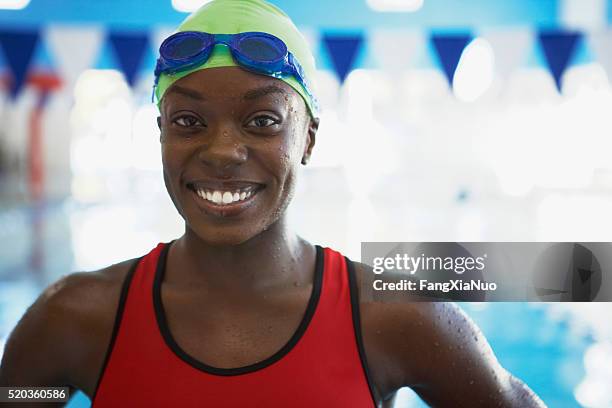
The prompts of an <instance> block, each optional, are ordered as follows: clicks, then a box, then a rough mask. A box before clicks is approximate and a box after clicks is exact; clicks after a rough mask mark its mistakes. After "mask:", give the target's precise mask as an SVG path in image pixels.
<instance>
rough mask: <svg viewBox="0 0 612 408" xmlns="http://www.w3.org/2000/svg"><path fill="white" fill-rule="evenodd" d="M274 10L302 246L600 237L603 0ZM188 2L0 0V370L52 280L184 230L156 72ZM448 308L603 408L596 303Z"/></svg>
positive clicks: (608, 220) (530, 379)
mask: <svg viewBox="0 0 612 408" xmlns="http://www.w3.org/2000/svg"><path fill="white" fill-rule="evenodd" d="M272 2H273V3H274V4H276V5H278V6H280V7H281V8H282V9H283V10H285V11H286V12H287V13H288V14H289V15H290V16H291V17H292V18H293V20H294V21H295V23H296V24H297V25H298V27H300V29H302V31H303V33H304V35H305V36H306V38H307V39H308V41H309V42H310V44H311V46H312V49H313V52H314V54H315V57H316V60H317V64H318V73H317V78H316V81H317V84H318V95H319V99H320V102H321V104H322V108H323V114H322V117H321V127H320V131H319V133H318V136H317V146H316V148H315V152H314V157H313V160H312V162H311V163H310V164H309V165H308V166H307V167H305V168H303V172H302V174H301V180H300V184H299V191H298V193H297V195H296V198H295V200H294V203H293V205H292V207H291V209H290V217H291V220H292V223H293V225H294V226H295V227H296V229H297V230H298V231H299V232H300V233H301V234H302V235H303V236H304V237H305V238H307V239H309V240H311V241H312V242H316V243H320V244H323V245H328V246H331V247H333V248H336V249H339V250H341V251H343V252H345V253H346V254H347V255H349V256H350V257H352V258H353V259H359V256H360V254H359V250H360V242H361V241H604V242H610V241H612V216H610V209H612V190H611V188H612V160H610V157H611V153H612V119H611V118H612V88H611V81H612V28H611V27H612V0H513V1H502V0H350V1H349V0H335V1H333V2H329V1H325V0H310V1H308V2H296V1H289V0H274V1H272ZM203 3H205V1H203V0H199V1H197V0H146V1H144V0H121V1H119V0H96V1H87V2H83V1H79V0H63V1H62V2H57V1H54V0H0V242H1V243H2V244H1V245H0V355H1V353H2V351H1V350H2V349H3V346H4V343H5V341H6V338H7V336H8V335H9V333H10V331H11V330H12V328H13V327H14V325H15V324H16V323H17V321H18V320H19V318H20V317H21V316H22V314H23V313H24V311H25V310H26V308H27V307H28V306H29V305H30V304H31V303H32V302H33V301H34V299H35V298H36V297H37V296H38V294H39V293H40V292H41V291H42V290H43V289H44V287H46V285H48V284H49V283H50V282H52V281H54V280H56V279H58V278H59V277H60V276H62V275H64V274H67V273H69V272H72V271H77V270H79V271H88V270H94V269H97V268H101V267H104V266H107V265H109V264H111V263H114V262H118V261H121V260H124V259H128V258H132V257H136V256H140V255H142V254H144V253H146V252H148V251H149V250H150V249H151V248H153V247H154V246H155V244H156V243H158V242H160V241H169V240H171V239H174V238H177V237H179V236H180V235H181V234H182V231H183V224H182V222H181V221H182V220H181V219H180V217H179V216H178V214H177V212H176V211H175V209H174V207H173V205H172V203H171V201H170V200H169V198H168V197H167V194H166V191H165V188H164V184H163V180H162V177H161V160H160V147H159V140H158V139H159V138H158V135H159V133H158V129H157V126H156V121H155V118H156V116H157V110H156V107H155V105H153V104H152V103H151V90H152V84H153V75H152V71H153V67H154V63H155V58H156V56H155V54H156V49H157V48H158V46H159V44H160V43H161V41H162V40H163V38H165V37H166V36H167V35H169V34H170V33H171V32H172V30H173V28H174V27H175V26H176V25H177V24H178V23H179V22H180V21H181V20H182V19H183V18H185V16H186V15H187V12H188V11H189V10H193V9H195V8H197V7H198V6H200V5H201V4H203ZM462 307H463V308H464V309H465V310H466V311H467V312H468V313H469V314H470V316H472V317H473V318H474V319H475V320H476V322H477V323H478V324H479V325H480V326H481V327H482V329H483V331H484V333H485V334H486V335H487V337H488V339H489V341H490V342H491V344H492V346H493V349H494V350H495V352H496V354H497V356H498V358H499V359H500V361H501V362H502V364H503V365H504V366H505V367H507V368H508V369H510V370H511V371H512V372H513V373H515V374H516V375H518V376H519V377H521V378H522V379H524V380H525V381H526V382H527V383H528V384H529V385H530V386H531V387H532V388H533V389H534V390H535V391H536V392H537V393H538V394H539V395H540V396H541V397H542V398H543V399H544V401H545V402H546V403H547V404H548V405H549V406H551V407H597V408H600V407H612V319H611V318H610V315H611V312H612V307H611V305H610V304H609V303H594V304H570V303H566V304H526V303H498V304H484V303H474V304H471V303H467V304H462ZM33 369H35V367H33ZM71 406H73V407H77V406H78V407H81V406H89V401H88V399H87V397H85V396H84V395H83V394H80V395H77V397H76V398H74V399H73V400H72V402H71ZM397 406H398V407H421V406H424V404H422V403H421V402H420V401H419V400H418V398H417V397H416V396H415V395H414V394H413V393H412V392H410V391H408V390H406V391H405V392H401V395H400V397H399V398H398V403H397Z"/></svg>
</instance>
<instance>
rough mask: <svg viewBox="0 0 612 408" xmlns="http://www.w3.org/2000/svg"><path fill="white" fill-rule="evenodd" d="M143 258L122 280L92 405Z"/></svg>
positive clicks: (135, 263) (137, 261) (137, 260)
mask: <svg viewBox="0 0 612 408" xmlns="http://www.w3.org/2000/svg"><path fill="white" fill-rule="evenodd" d="M142 258H143V257H140V258H138V259H136V261H135V262H134V264H133V265H132V266H131V267H130V270H129V271H128V273H127V275H125V278H124V279H123V284H122V286H121V294H120V295H119V304H118V305H117V311H116V312H115V323H114V324H113V332H112V334H111V338H110V342H109V343H108V348H107V349H106V355H105V356H104V363H103V364H102V368H100V374H99V375H98V381H97V382H96V388H95V389H94V392H93V395H92V397H91V402H92V404H93V403H94V401H95V399H96V394H97V393H98V389H99V388H100V383H101V382H102V376H103V375H104V371H106V366H107V365H108V362H109V360H110V356H111V354H112V351H113V347H114V346H115V340H116V339H117V334H118V333H119V326H120V325H121V319H122V318H123V310H124V309H125V301H126V300H127V295H128V292H129V289H130V284H131V283H132V277H133V276H134V272H136V268H137V267H138V264H139V263H140V260H141V259H142Z"/></svg>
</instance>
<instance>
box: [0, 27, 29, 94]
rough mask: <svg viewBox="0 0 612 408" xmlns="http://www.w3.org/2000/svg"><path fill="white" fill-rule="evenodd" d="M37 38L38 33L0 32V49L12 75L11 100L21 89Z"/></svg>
mask: <svg viewBox="0 0 612 408" xmlns="http://www.w3.org/2000/svg"><path fill="white" fill-rule="evenodd" d="M38 38H39V32H38V31H9V30H0V47H1V48H2V50H3V51H4V59H5V62H6V65H7V66H8V68H9V70H10V72H11V74H12V81H11V84H10V94H11V97H12V98H13V99H14V98H15V97H16V96H17V95H18V94H19V91H20V90H21V88H22V87H23V84H24V82H25V79H26V74H27V72H28V67H29V65H30V61H31V60H32V55H33V54H34V49H35V48H36V44H37V43H38Z"/></svg>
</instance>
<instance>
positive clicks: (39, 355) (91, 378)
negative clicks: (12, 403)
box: [0, 259, 135, 392]
mask: <svg viewBox="0 0 612 408" xmlns="http://www.w3.org/2000/svg"><path fill="white" fill-rule="evenodd" d="M134 263H135V260H134V259H131V260H128V261H124V262H121V263H118V264H114V265H111V266H109V267H107V268H104V269H101V270H98V271H93V272H78V273H72V274H69V275H66V276H64V277H62V278H60V279H59V280H58V281H56V282H54V283H52V284H51V285H49V286H48V287H47V288H46V289H45V290H44V291H43V293H42V294H41V295H40V296H39V297H38V299H37V300H36V301H35V302H34V303H33V304H32V305H31V306H30V307H29V308H28V310H27V311H26V312H25V313H24V315H23V317H22V318H21V320H20V321H19V323H18V324H17V326H16V328H15V329H14V330H13V332H12V333H11V335H10V337H9V340H8V341H7V344H6V348H5V352H4V355H3V359H2V364H1V366H0V384H8V385H47V386H51V385H72V386H75V387H77V388H80V389H83V390H84V391H86V392H88V391H90V390H92V388H93V387H95V382H96V381H97V378H95V377H96V373H97V372H98V369H99V367H100V366H101V364H102V361H103V359H104V355H105V351H106V347H107V345H108V341H109V340H110V335H111V331H112V327H113V324H114V318H115V313H116V310H117V305H118V302H119V296H120V292H121V287H122V285H123V282H124V280H125V278H126V275H127V273H128V271H129V270H130V268H131V266H132V265H134ZM40 361H45V364H39V363H37V362H40Z"/></svg>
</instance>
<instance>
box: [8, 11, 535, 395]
mask: <svg viewBox="0 0 612 408" xmlns="http://www.w3.org/2000/svg"><path fill="white" fill-rule="evenodd" d="M254 32H255V33H256V34H253V33H254ZM262 32H263V33H266V34H261V33H262ZM203 33H208V34H203ZM238 33H241V34H238ZM244 33H250V34H244ZM211 34H215V35H211ZM219 34H224V35H219ZM226 34H231V35H226ZM236 34H238V35H236ZM284 46H286V48H287V50H285V49H284V48H283V47H284ZM160 53H161V55H160V58H159V60H158V65H157V69H156V89H155V92H156V95H157V97H158V100H159V107H160V117H159V118H158V124H159V127H160V131H161V137H160V141H161V147H162V159H163V173H164V180H165V184H166V188H167V190H168V193H169V194H170V197H171V198H172V201H173V202H174V205H175V206H176V208H177V210H178V212H179V213H180V214H181V216H182V217H183V219H184V220H185V233H184V235H183V236H182V237H180V238H179V239H177V240H175V241H173V242H172V243H169V244H159V245H158V246H157V247H156V248H155V249H153V250H152V251H151V252H150V253H149V254H147V255H145V256H144V257H142V258H139V259H136V260H129V261H126V262H123V263H120V264H117V265H113V266H110V267H108V268H106V269H103V270H101V271H97V272H93V273H76V274H72V275H69V276H67V277H65V278H63V279H61V280H60V281H59V282H57V283H56V284H54V285H52V286H50V287H49V288H48V289H47V290H46V291H45V292H44V293H43V294H42V295H41V297H40V298H39V299H38V300H37V301H36V302H35V303H34V305H32V307H30V309H29V310H28V311H27V313H26V314H25V316H24V317H23V318H22V320H21V321H20V323H19V324H18V326H17V328H16V329H15V330H14V332H13V333H12V335H11V337H10V340H9V341H8V343H7V347H6V352H5V354H4V360H3V362H2V369H1V371H0V385H4V386H8V385H10V386H20V385H21V386H24V385H30V386H34V385H40V386H43V385H44V386H61V385H70V386H71V387H74V388H78V389H80V390H82V391H83V392H85V393H86V394H87V395H88V396H90V398H92V400H93V405H94V406H169V405H176V406H202V405H204V406H229V407H237V406H258V407H263V406H265V407H271V406H283V407H286V406H291V407H319V406H321V407H366V406H369V407H371V406H382V405H387V406H390V405H391V403H392V400H393V397H394V395H395V392H396V391H397V390H398V389H399V388H401V387H404V386H409V387H412V388H413V389H414V390H415V391H416V392H417V393H418V394H419V395H420V396H421V397H422V398H423V399H424V400H425V401H427V402H428V403H430V404H431V405H433V406H445V407H461V406H466V407H490V406H504V407H506V406H508V407H536V406H542V405H543V404H542V403H541V401H540V400H539V399H538V398H537V396H535V395H534V394H533V393H532V392H531V391H530V390H529V389H528V388H527V387H526V386H525V385H524V384H523V383H522V382H520V381H519V380H517V379H516V378H514V377H512V376H511V375H510V374H508V373H507V372H506V371H505V370H504V369H503V368H502V367H501V366H500V365H499V363H498V362H497V360H496V359H495V357H494V356H493V354H492V352H491V350H490V348H489V346H488V345H487V343H486V340H485V339H484V337H483V336H482V334H481V333H480V332H479V331H478V329H477V328H476V327H475V326H474V324H473V323H472V322H471V321H470V320H469V319H468V318H467V317H466V316H465V315H464V314H462V313H461V312H460V310H459V309H458V308H456V307H455V306H453V305H452V304H443V303H413V302H410V299H408V298H405V297H402V296H401V295H397V294H393V293H392V294H386V293H384V292H377V294H376V296H374V295H373V294H372V293H373V291H372V290H371V289H370V288H371V287H372V280H373V276H374V275H373V274H372V273H371V271H370V269H369V268H368V267H367V266H365V265H361V264H357V263H352V262H350V261H349V260H347V259H346V258H344V257H342V256H341V255H340V254H339V253H337V252H335V251H333V250H331V249H328V248H325V249H323V248H321V247H319V246H313V245H312V244H310V243H308V242H306V241H304V240H303V239H301V238H300V237H298V236H297V235H295V233H293V232H292V231H291V230H290V228H289V226H288V225H287V220H286V211H285V210H286V208H287V206H288V205H289V202H290V201H291V198H292V196H293V192H294V190H295V183H296V174H297V170H298V167H299V166H300V165H301V164H306V163H307V162H308V160H309V158H310V155H311V153H312V151H313V147H314V144H315V135H316V132H317V128H318V124H319V121H318V118H317V105H316V100H315V99H314V97H313V95H312V90H311V87H310V82H309V78H312V74H313V72H314V63H313V59H312V56H311V54H310V53H309V51H308V47H307V45H306V43H305V41H304V39H303V37H302V36H301V35H300V34H299V32H298V31H297V29H296V28H295V26H294V25H293V24H292V23H291V21H290V20H289V18H288V17H287V16H286V15H285V14H284V13H282V12H281V11H280V10H278V9H277V8H275V7H274V6H272V5H270V4H268V3H265V2H263V1H262V0H248V1H245V0H216V1H213V2H211V3H209V4H207V5H206V6H204V7H203V8H201V9H200V10H199V11H197V12H196V13H194V14H193V15H192V16H190V17H189V18H188V19H187V20H186V21H185V22H184V23H183V24H182V25H181V26H180V27H179V32H178V33H177V34H174V35H172V36H170V37H169V38H168V39H167V40H166V41H165V42H164V44H163V45H162V47H161V49H160ZM277 54H278V55H280V56H281V57H282V58H280V59H279V60H278V61H276V62H274V61H275V58H276V57H278V55H277ZM377 278H380V277H377Z"/></svg>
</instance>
